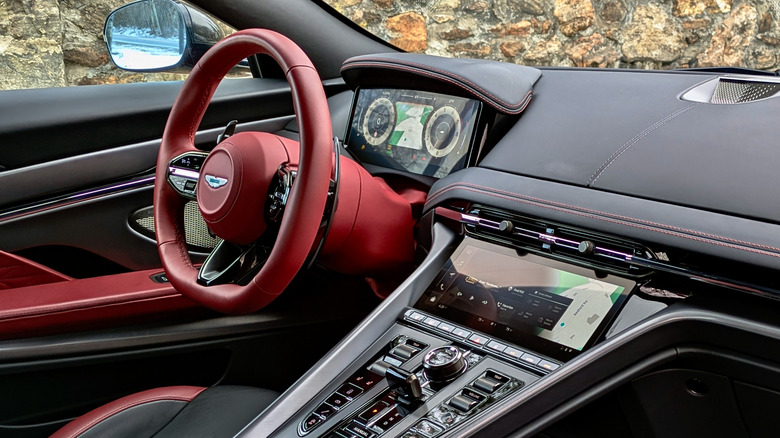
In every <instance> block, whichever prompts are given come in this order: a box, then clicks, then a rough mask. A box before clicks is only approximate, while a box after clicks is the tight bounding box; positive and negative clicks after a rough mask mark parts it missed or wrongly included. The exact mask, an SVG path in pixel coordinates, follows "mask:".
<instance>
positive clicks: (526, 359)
mask: <svg viewBox="0 0 780 438" xmlns="http://www.w3.org/2000/svg"><path fill="white" fill-rule="evenodd" d="M520 360H522V361H523V362H526V363H530V364H531V365H537V364H538V363H539V361H541V360H542V359H541V358H540V357H536V356H534V355H533V354H529V353H525V354H523V356H522V357H521V358H520Z"/></svg>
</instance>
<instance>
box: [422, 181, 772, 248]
mask: <svg viewBox="0 0 780 438" xmlns="http://www.w3.org/2000/svg"><path fill="white" fill-rule="evenodd" d="M459 186H464V187H459ZM469 186H470V187H474V188H475V189H472V188H469ZM458 188H460V189H462V190H467V191H471V192H475V193H482V194H486V195H488V196H494V197H498V198H502V199H508V200H510V201H514V202H520V203H523V204H529V205H535V206H538V207H542V208H548V209H551V210H555V211H560V212H563V213H569V214H575V215H578V216H583V217H588V218H592V219H598V220H601V221H605V222H610V223H615V224H619V225H624V226H630V227H634V228H639V229H643V230H647V231H653V232H660V233H664V234H668V235H672V236H677V237H683V238H685V239H690V240H695V241H699V242H704V243H711V244H715V245H720V246H725V247H728V248H733V249H739V250H743V251H749V252H754V253H757V254H765V255H770V256H772V257H778V258H780V254H777V253H773V252H770V251H776V252H780V248H776V247H773V246H768V245H762V244H758V243H754V242H748V241H744V240H738V239H732V238H729V237H725V236H719V235H717V234H710V233H704V232H701V231H696V230H689V229H687V228H682V227H677V226H674V225H667V224H662V223H658V222H652V221H648V220H643V219H638V218H633V217H630V216H622V215H618V214H613V213H607V212H604V211H599V210H593V209H588V208H584V207H577V206H573V205H569V204H564V203H561V202H555V201H551V200H548V199H543V198H536V197H533V196H527V195H521V194H518V193H513V192H508V191H504V190H499V189H491V188H488V187H484V186H480V185H476V184H470V183H463V182H459V183H454V184H451V185H450V186H447V187H445V188H443V189H441V190H439V191H438V192H436V193H435V194H433V195H432V196H431V197H430V198H429V199H428V202H427V204H429V205H430V204H432V203H433V201H434V199H436V198H438V197H440V196H441V195H443V194H444V193H446V192H449V191H451V190H455V189H458ZM494 192H499V193H504V194H506V195H509V196H503V195H499V194H497V193H494ZM518 198H520V199H518ZM545 204H552V205H555V206H558V207H553V206H552V205H545ZM572 210H574V211H572ZM599 215H601V216H607V217H612V218H615V219H607V218H603V217H600V216H599ZM617 219H620V220H617ZM630 222H638V223H641V224H647V225H648V226H642V225H638V224H632V223H630ZM651 226H653V227H656V228H651ZM658 227H660V228H667V229H669V230H674V231H668V230H662V229H658ZM684 233H688V234H693V235H695V236H700V237H693V236H690V235H688V234H684ZM711 239H717V240H711ZM718 240H721V241H725V242H732V243H731V244H729V243H725V242H719V241H718ZM737 244H740V245H746V246H751V247H754V248H762V249H764V250H759V249H751V248H745V247H743V246H738V245H737Z"/></svg>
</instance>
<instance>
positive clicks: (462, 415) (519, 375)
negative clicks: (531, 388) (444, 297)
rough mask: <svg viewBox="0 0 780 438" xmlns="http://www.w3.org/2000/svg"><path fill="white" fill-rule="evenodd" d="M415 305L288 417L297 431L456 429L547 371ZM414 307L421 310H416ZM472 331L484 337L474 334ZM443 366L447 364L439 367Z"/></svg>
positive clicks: (410, 433)
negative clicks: (432, 318) (435, 321)
mask: <svg viewBox="0 0 780 438" xmlns="http://www.w3.org/2000/svg"><path fill="white" fill-rule="evenodd" d="M409 310H410V311H404V313H402V314H401V321H399V323H396V324H395V325H393V327H392V328H390V329H389V330H388V331H387V332H385V333H384V334H383V335H381V336H380V337H379V338H378V340H377V342H376V343H375V344H374V346H373V347H371V348H370V349H369V350H368V351H366V352H364V353H363V354H362V355H360V356H359V358H358V359H357V360H356V361H355V363H354V365H353V366H350V367H349V368H348V372H346V373H344V374H343V375H342V376H343V377H342V378H341V379H338V380H336V381H334V382H332V383H331V384H330V385H328V388H329V389H327V390H326V391H324V392H323V393H320V394H318V395H317V396H316V397H315V398H314V399H313V400H312V401H311V405H310V407H309V408H308V410H304V411H302V412H300V413H299V415H298V416H296V417H295V419H294V420H293V422H292V423H291V424H290V425H291V426H294V427H295V428H296V429H297V434H298V436H300V437H307V436H309V435H311V437H312V438H314V437H336V438H351V437H367V438H385V437H401V436H405V437H409V438H411V437H423V438H438V437H440V436H442V435H445V434H448V433H450V434H451V433H456V432H457V429H456V430H455V431H453V428H458V427H459V425H461V424H462V423H464V422H467V421H469V420H470V419H472V418H475V417H476V416H480V415H481V413H483V412H485V411H486V410H488V409H491V407H492V406H494V405H495V404H496V403H499V402H501V401H502V400H504V399H506V398H509V397H510V396H511V394H513V393H515V392H516V391H518V390H520V388H522V387H524V386H525V385H526V384H529V383H531V382H534V381H536V380H537V379H539V375H541V374H542V373H541V372H535V373H529V372H528V371H525V370H523V367H521V366H518V364H515V363H513V362H512V361H511V360H507V359H506V357H504V356H503V355H502V354H503V353H499V352H498V351H497V350H496V349H495V348H491V347H489V342H490V341H492V339H489V340H488V339H487V337H485V336H484V335H483V334H481V333H478V332H472V331H470V330H466V329H465V328H464V327H458V326H457V325H455V324H453V323H450V322H449V321H443V320H439V325H438V326H436V327H433V326H432V325H430V324H428V323H426V322H425V321H426V319H427V318H429V317H430V315H429V314H427V313H426V312H419V311H417V309H414V310H412V309H409ZM412 312H416V313H418V314H419V315H420V316H418V317H417V318H416V319H415V318H412V317H411V314H412ZM407 317H409V319H407ZM410 321H416V322H415V323H414V324H411V323H410ZM411 325H417V326H418V328H415V327H411ZM443 325H444V327H442V326H443ZM446 325H450V326H451V328H452V331H453V332H454V331H455V330H465V331H468V332H469V334H468V335H467V337H466V338H462V337H459V336H455V335H453V334H452V333H451V332H449V329H450V328H448V327H446ZM443 333H448V334H449V335H448V336H442V334H443ZM474 334H476V335H477V336H479V337H481V338H482V339H484V340H485V341H484V342H483V343H481V344H479V343H474V342H472V341H469V340H468V337H470V336H472V335H474ZM507 348H509V346H507ZM512 348H515V347H512ZM521 354H522V353H521ZM391 362H392V363H400V366H396V365H392V364H391ZM378 364H384V365H383V366H384V368H382V367H379V366H378ZM437 366H439V367H441V366H443V367H444V371H446V372H444V373H440V372H441V371H442V369H439V370H436V367H437ZM380 368H381V369H380ZM449 368H452V369H449ZM525 368H528V367H527V366H526V367H525ZM372 370H374V371H372ZM437 372H439V374H437ZM382 373H387V374H386V375H382ZM279 436H287V435H279Z"/></svg>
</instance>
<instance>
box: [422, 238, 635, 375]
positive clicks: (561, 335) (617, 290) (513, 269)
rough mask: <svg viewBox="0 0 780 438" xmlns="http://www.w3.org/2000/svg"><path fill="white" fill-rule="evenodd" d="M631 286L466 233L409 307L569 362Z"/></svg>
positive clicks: (591, 340) (593, 336)
mask: <svg viewBox="0 0 780 438" xmlns="http://www.w3.org/2000/svg"><path fill="white" fill-rule="evenodd" d="M634 286H635V283H634V282H633V281H631V280H627V279H623V278H619V277H614V276H604V277H603V278H597V277H596V275H595V273H594V272H593V271H589V270H586V269H583V268H579V267H577V266H573V265H568V264H565V263H560V262H556V261H553V260H548V259H545V258H542V257H538V256H533V255H518V253H517V252H516V251H515V250H513V249H510V248H505V247H502V246H498V245H495V244H492V243H487V242H483V241H479V240H476V239H472V238H466V239H465V240H464V241H463V243H461V245H460V246H459V247H458V249H457V250H456V251H455V253H454V254H453V256H452V257H451V258H450V260H449V261H448V263H447V264H446V265H445V266H444V268H443V269H442V271H441V273H440V274H439V276H438V278H437V280H436V281H435V282H434V283H433V284H432V285H431V286H430V287H429V288H428V290H426V292H425V293H424V294H423V296H422V297H421V298H420V300H419V301H418V302H417V304H416V305H415V307H417V308H419V309H420V310H424V311H426V312H429V313H432V314H435V315H438V316H441V317H443V318H445V319H448V320H450V321H452V322H455V323H458V324H461V325H465V326H468V327H471V328H472V329H474V330H478V331H481V332H483V333H487V334H490V335H492V336H494V337H497V338H500V339H503V340H506V341H508V342H511V343H514V344H517V345H520V346H522V347H525V348H528V349H531V350H534V351H537V352H539V353H542V354H546V355H547V356H550V357H553V358H555V359H559V360H567V359H570V358H572V357H574V356H576V355H577V354H578V353H580V352H581V351H583V350H584V349H585V348H587V347H589V346H590V345H592V344H593V343H594V342H595V341H596V339H597V338H598V336H599V335H600V334H601V333H602V332H603V331H604V329H605V328H606V326H607V324H608V323H609V321H610V319H611V318H612V317H613V316H614V314H615V313H616V312H617V311H618V310H619V308H620V306H621V305H622V303H623V302H624V301H625V299H626V297H627V296H628V294H629V293H630V292H631V290H632V289H633V288H634Z"/></svg>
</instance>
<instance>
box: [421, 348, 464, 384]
mask: <svg viewBox="0 0 780 438" xmlns="http://www.w3.org/2000/svg"><path fill="white" fill-rule="evenodd" d="M423 369H424V370H425V375H426V376H427V377H428V378H429V379H431V382H434V383H446V382H449V381H451V380H453V379H455V378H456V377H458V376H459V375H460V374H461V373H462V372H463V371H464V370H465V369H466V360H465V359H464V358H463V353H461V352H460V350H459V349H458V348H457V347H453V346H451V345H449V346H444V347H438V348H434V349H433V350H431V351H429V352H428V354H426V355H425V358H424V359H423Z"/></svg>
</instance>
